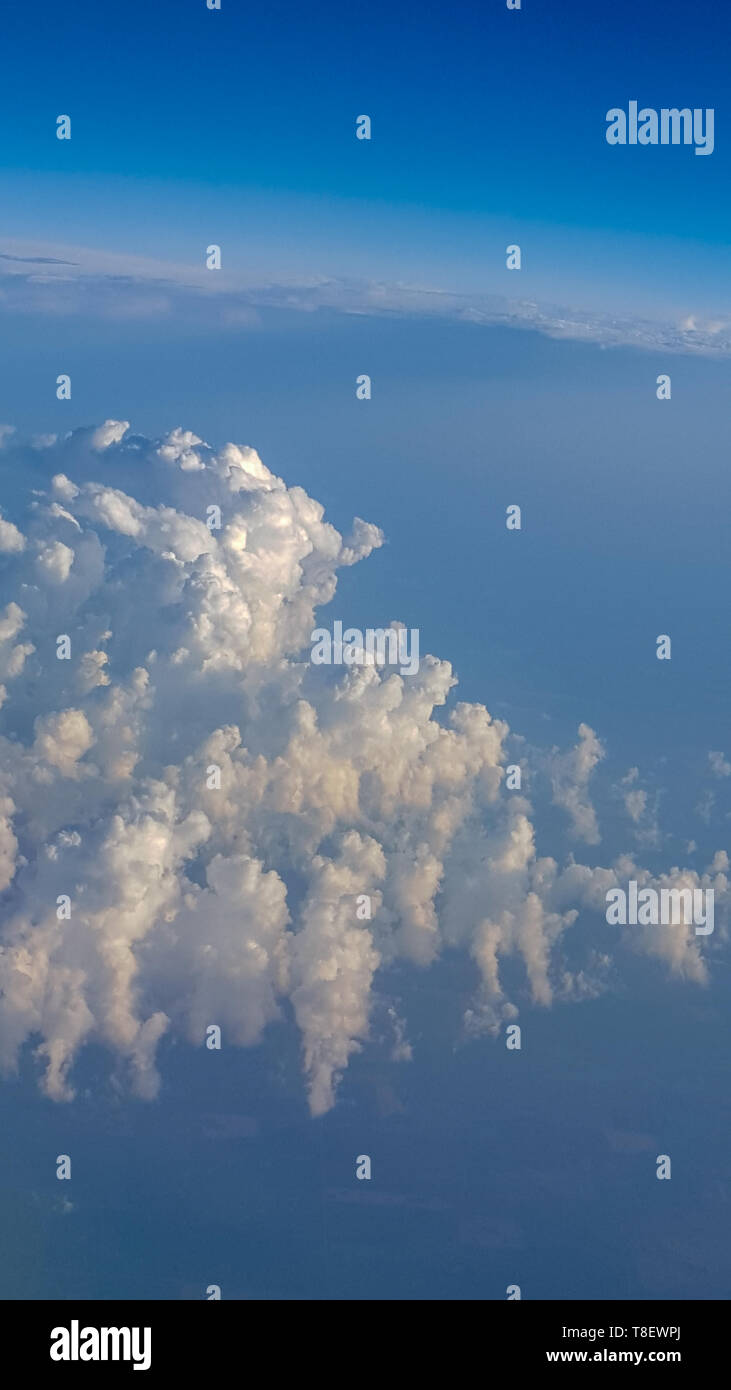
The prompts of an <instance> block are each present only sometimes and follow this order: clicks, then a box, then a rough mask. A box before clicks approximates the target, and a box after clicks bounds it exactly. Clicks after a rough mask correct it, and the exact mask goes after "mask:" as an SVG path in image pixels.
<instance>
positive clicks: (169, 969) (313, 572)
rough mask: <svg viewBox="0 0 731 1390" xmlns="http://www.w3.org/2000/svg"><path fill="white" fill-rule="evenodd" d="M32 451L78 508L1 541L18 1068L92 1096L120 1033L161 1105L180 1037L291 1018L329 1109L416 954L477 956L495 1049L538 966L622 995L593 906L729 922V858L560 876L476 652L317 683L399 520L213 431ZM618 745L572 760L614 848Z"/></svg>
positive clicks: (700, 971)
mask: <svg viewBox="0 0 731 1390" xmlns="http://www.w3.org/2000/svg"><path fill="white" fill-rule="evenodd" d="M32 448H33V451H34V452H33V457H34V459H35V462H36V467H37V462H38V458H39V457H41V458H42V459H43V461H44V463H45V465H46V470H47V477H48V480H49V481H48V486H47V490H46V491H43V492H41V491H39V490H38V489H36V491H35V494H34V495H33V496H32V498H31V500H30V504H29V507H28V513H27V517H26V518H25V520H22V519H21V518H20V517H18V518H17V523H18V524H16V523H15V522H14V523H10V522H5V521H3V523H2V526H3V529H2V530H0V541H3V542H4V544H3V550H4V552H5V553H4V556H3V560H2V564H3V566H4V568H3V570H2V597H1V599H0V678H1V679H2V682H3V685H2V687H1V689H2V695H3V697H4V704H3V709H2V714H0V719H1V720H2V724H1V725H0V730H1V734H0V766H1V768H2V773H1V775H0V890H2V891H3V899H2V902H3V909H4V911H3V929H2V950H1V952H0V990H1V992H2V999H1V1001H0V1065H2V1066H3V1067H4V1068H6V1069H10V1068H12V1067H13V1066H14V1065H15V1064H16V1062H17V1058H18V1054H19V1051H20V1049H21V1048H22V1047H23V1046H24V1045H25V1044H26V1043H28V1042H32V1043H33V1044H34V1045H35V1046H36V1049H37V1055H38V1056H39V1057H40V1058H41V1059H42V1061H43V1064H44V1077H43V1086H44V1088H45V1090H46V1092H47V1093H48V1094H49V1095H50V1096H52V1097H55V1098H57V1099H63V1098H66V1097H68V1096H70V1095H71V1094H72V1093H73V1090H72V1076H71V1073H72V1067H73V1062H74V1059H75V1057H76V1055H77V1053H78V1051H79V1049H80V1048H81V1047H82V1046H83V1044H84V1043H85V1042H86V1041H87V1040H92V1039H94V1040H96V1041H97V1042H101V1043H103V1044H105V1045H106V1046H107V1047H108V1048H109V1049H111V1050H112V1051H113V1052H114V1054H115V1055H116V1056H117V1057H118V1058H120V1059H121V1060H122V1062H123V1064H124V1066H125V1067H126V1069H127V1071H128V1074H129V1078H130V1081H131V1084H132V1086H133V1088H134V1090H135V1091H136V1092H137V1093H138V1094H140V1095H142V1096H153V1095H154V1094H155V1092H156V1089H157V1086H158V1084H159V1078H158V1074H157V1070H156V1051H157V1045H158V1042H159V1040H160V1038H161V1037H162V1036H163V1034H164V1033H165V1032H166V1031H173V1032H176V1033H181V1034H183V1035H184V1036H186V1037H187V1038H188V1039H189V1040H190V1042H191V1043H192V1044H194V1045H198V1046H201V1045H202V1044H203V1042H204V1039H205V1034H206V1029H207V1027H208V1026H209V1025H211V1024H216V1025H218V1027H220V1028H221V1030H222V1035H223V1039H224V1041H225V1043H229V1044H237V1045H242V1046H245V1045H250V1044H253V1043H257V1042H258V1041H259V1040H260V1039H261V1038H262V1035H263V1033H264V1031H265V1029H266V1027H267V1025H268V1024H269V1023H270V1022H272V1021H274V1020H275V1019H277V1018H278V1017H280V1016H281V1011H282V1005H283V1002H284V1001H285V1000H288V1001H289V1005H290V1008H291V1011H292V1013H293V1015H294V1018H295V1020H296V1024H297V1026H298V1028H299V1030H300V1032H301V1037H302V1053H303V1064H304V1071H305V1077H306V1085H307V1089H308V1095H309V1100H310V1106H311V1109H312V1111H313V1113H314V1114H321V1113H323V1112H324V1111H326V1110H327V1109H329V1108H330V1107H331V1106H332V1104H333V1103H334V1098H335V1092H336V1087H337V1083H338V1079H339V1077H340V1075H341V1074H342V1072H343V1070H344V1068H345V1067H346V1066H347V1064H348V1060H349V1058H350V1056H351V1055H352V1054H353V1052H354V1051H356V1050H357V1049H358V1048H360V1047H361V1046H362V1045H363V1044H364V1042H365V1040H366V1039H367V1037H368V1030H369V1020H370V1014H371V1010H372V1005H373V1000H374V997H375V991H376V990H377V989H378V984H377V981H378V976H379V972H381V973H382V972H385V971H387V970H388V968H389V966H391V965H392V964H393V963H394V962H396V961H406V962H411V963H413V965H414V967H422V968H423V967H428V966H430V965H431V964H432V963H433V962H435V961H436V960H437V958H438V957H439V955H440V954H441V953H442V952H443V951H444V950H445V949H447V948H454V949H460V950H462V951H464V952H466V953H468V955H469V956H470V957H471V958H472V960H473V962H474V965H475V970H476V974H477V978H478V979H479V986H478V989H477V992H476V995H475V997H474V999H473V1000H472V1001H471V1003H470V1006H469V1008H468V1009H467V1011H466V1016H465V1025H466V1028H467V1030H468V1031H479V1030H481V1029H483V1028H487V1029H492V1030H494V1029H496V1028H497V1027H499V1026H500V1025H501V1023H502V1022H503V1021H504V1020H508V1019H511V1018H514V1017H515V1016H516V1014H517V1012H518V1009H517V1004H516V1002H515V1000H514V999H513V998H511V997H509V996H508V993H507V992H506V986H505V982H504V976H505V973H506V972H505V969H504V962H505V961H506V959H507V958H509V957H515V958H516V960H517V961H519V962H520V963H521V964H522V967H523V977H524V980H525V982H526V985H527V991H526V990H521V989H520V988H519V989H518V997H520V996H521V995H522V994H523V993H525V992H527V994H528V996H529V997H530V998H532V1000H533V1001H534V1002H535V1003H537V1004H541V1005H550V1004H551V1003H552V1002H553V1001H554V1000H556V999H571V998H585V997H588V996H591V995H592V994H596V993H597V992H599V990H600V989H601V988H603V980H604V978H605V976H606V973H607V970H608V968H609V965H610V956H611V955H612V954H613V952H614V949H615V946H616V944H617V942H618V940H619V939H620V938H619V932H618V930H617V929H614V930H613V931H612V930H610V929H609V928H608V927H605V931H606V942H607V947H606V950H602V949H599V950H597V948H596V946H595V947H594V948H593V949H592V950H587V951H586V952H584V953H583V955H582V950H581V946H582V937H581V928H580V924H579V917H580V914H582V913H583V914H584V915H585V916H589V915H590V914H593V915H594V919H595V922H596V923H601V919H602V917H603V915H604V911H605V895H606V892H607V890H608V889H609V888H612V887H615V886H618V885H619V886H621V885H622V883H624V882H626V881H627V879H628V878H630V877H634V878H636V879H637V880H638V881H639V882H641V883H642V884H645V883H650V882H658V883H659V884H661V885H662V886H672V885H675V886H679V887H683V886H689V887H693V886H703V887H713V888H714V890H715V892H716V922H717V925H718V924H720V922H721V921H722V914H723V909H724V905H725V904H727V902H728V883H727V877H726V870H727V869H728V860H727V858H726V857H725V855H723V854H722V853H721V854H719V855H717V856H716V858H715V860H714V862H713V864H712V865H711V866H710V868H709V870H708V871H707V873H706V874H704V875H702V876H699V875H698V874H697V873H696V872H695V871H691V870H681V869H679V868H673V869H671V870H670V871H669V872H668V873H667V874H666V875H664V876H662V878H661V879H659V880H652V879H651V876H650V875H649V874H648V872H647V871H646V870H644V869H643V868H642V867H641V866H639V865H636V864H634V862H633V861H631V860H630V859H626V860H620V861H619V862H618V863H616V864H615V865H614V866H613V867H611V868H600V867H599V868H597V867H596V866H595V867H590V866H588V865H582V864H578V863H576V862H575V861H574V859H573V858H572V857H571V856H569V858H568V859H567V862H566V863H565V865H564V866H563V867H561V866H559V864H558V863H557V862H556V860H555V859H553V858H550V857H540V855H539V854H538V851H537V849H536V843H535V841H536V833H535V829H534V824H533V820H532V816H533V811H532V806H531V803H530V802H529V801H528V799H527V798H526V796H525V795H524V794H523V793H521V792H520V791H515V790H508V789H507V787H506V784H505V777H504V770H505V766H506V765H507V764H508V763H510V762H512V761H514V760H515V754H514V753H513V756H512V757H511V756H509V755H508V752H507V746H508V743H509V742H510V738H511V736H510V731H509V729H508V726H507V724H506V723H504V722H503V721H500V720H494V719H492V718H491V716H490V715H489V713H488V711H487V710H486V709H485V708H484V706H482V705H476V704H475V705H470V704H465V703H459V702H456V701H453V700H451V699H450V706H451V709H450V712H449V714H447V713H446V711H445V710H444V709H443V707H444V706H445V705H446V703H447V701H448V699H449V697H450V692H451V690H452V687H453V686H454V685H455V680H454V677H453V675H452V671H451V668H450V666H449V664H448V663H447V662H445V661H440V660H437V659H436V658H435V657H433V656H429V655H427V656H422V659H421V665H420V669H419V670H418V672H417V673H416V674H415V675H413V676H401V675H400V674H398V673H397V672H396V671H395V670H393V669H389V668H388V667H383V666H381V667H378V666H376V665H373V664H370V665H368V664H366V665H363V666H357V667H350V668H347V667H343V668H335V669H331V668H323V667H315V666H313V665H312V664H311V663H310V661H309V644H310V633H311V631H312V629H313V627H315V626H317V625H318V624H320V623H322V622H323V621H325V620H326V617H325V615H322V614H320V615H319V616H318V618H317V619H316V618H315V614H316V611H317V610H318V609H319V608H321V607H322V606H323V605H325V604H328V603H329V602H330V601H331V600H332V599H333V597H334V595H335V592H336V582H337V572H338V570H339V569H340V568H342V567H343V566H345V565H353V564H355V563H357V562H359V561H360V560H361V559H363V558H365V557H367V556H368V555H369V553H370V552H371V551H372V550H373V549H374V548H376V547H378V546H379V545H380V544H381V542H382V536H381V533H380V531H379V530H378V528H377V527H375V526H373V525H370V524H368V523H366V522H363V521H360V520H356V522H355V523H354V526H353V532H352V535H351V536H349V537H348V538H347V539H345V540H344V539H343V538H342V537H341V536H340V535H339V533H338V532H337V531H336V530H335V529H334V528H333V527H332V526H331V525H329V524H328V523H327V522H326V521H325V519H324V516H323V509H322V507H321V506H320V505H319V504H318V503H317V502H315V501H314V500H313V499H312V498H310V497H308V496H307V494H306V493H305V492H304V491H303V490H302V489H301V488H299V487H291V488H288V487H286V486H285V484H284V483H283V482H282V480H281V479H279V478H277V477H274V476H273V475H272V474H271V473H270V472H269V470H268V469H267V468H266V467H265V466H264V465H263V463H262V462H261V460H260V459H259V457H258V455H257V454H256V453H255V452H254V451H253V450H252V449H249V448H243V447H239V446H237V445H234V444H227V445H226V446H225V447H224V448H223V449H222V450H221V451H220V452H218V453H216V452H214V451H213V450H212V449H211V448H209V446H208V445H206V444H205V443H204V442H203V441H202V440H200V439H199V438H198V437H197V436H196V435H194V434H192V433H190V432H186V431H183V430H174V431H172V433H170V434H169V435H167V436H166V437H165V438H164V439H163V440H161V441H156V442H151V441H149V440H146V439H143V438H141V437H139V436H137V435H134V434H132V433H131V432H130V431H129V429H128V426H127V425H126V424H125V423H124V422H115V421H107V422H106V424H104V425H103V426H101V427H100V428H98V429H94V430H78V431H76V432H75V433H74V434H73V435H71V436H68V437H67V438H66V439H63V440H61V441H54V440H52V439H42V440H36V441H34V444H33V446H32ZM8 450H9V451H10V454H11V456H13V451H15V456H17V461H18V464H19V465H21V464H22V462H23V458H24V453H23V446H21V445H15V444H13V443H12V441H11V442H9V443H8V444H6V451H8ZM28 452H29V451H28V450H26V453H28ZM51 479H52V481H51ZM219 522H220V525H219V524H218V523H219ZM335 616H340V617H342V618H344V619H345V626H348V623H347V614H338V615H335ZM384 625H385V624H384V623H383V622H380V623H379V622H377V621H375V620H374V626H384ZM513 746H514V747H515V745H513ZM603 753H604V750H603V748H602V745H601V743H600V742H599V739H598V738H597V736H596V734H595V733H594V731H593V730H592V729H590V728H589V727H588V726H587V725H583V724H582V725H581V727H580V729H579V739H578V743H577V746H576V748H574V749H573V750H569V751H568V752H566V753H561V752H554V754H552V755H551V761H550V766H551V780H552V792H553V799H554V801H555V802H556V803H558V804H559V805H560V806H561V807H562V808H563V809H564V811H565V812H566V813H567V814H568V817H569V826H570V830H571V832H572V833H573V835H574V837H575V838H576V837H578V838H583V839H584V840H585V841H588V842H589V843H592V844H594V843H597V842H598V841H599V838H600V834H599V826H598V822H597V817H596V815H595V812H594V809H593V806H592V803H591V801H590V798H589V780H590V776H591V774H592V772H593V770H594V768H595V767H596V765H597V763H598V762H599V760H600V759H601V758H602V757H603ZM526 772H528V769H527V768H526ZM640 809H641V808H639V807H638V812H639V810H640ZM577 924H578V925H577ZM575 926H576V930H574V931H572V928H574V927H575ZM572 938H576V941H575V943H574V945H573V946H571V941H572ZM623 939H624V938H623ZM629 939H630V942H631V945H632V946H634V948H635V949H637V950H640V951H644V952H647V953H649V954H653V955H655V956H659V957H662V958H664V960H665V961H666V963H667V965H668V967H669V968H670V969H671V970H672V971H674V972H676V973H677V974H679V975H682V976H685V977H686V978H688V979H691V980H694V981H696V982H698V983H703V982H704V980H705V979H706V978H707V970H708V965H707V962H706V960H705V959H704V956H703V954H702V953H703V951H706V952H708V950H709V949H711V947H712V944H713V943H712V940H707V939H705V938H703V939H701V938H699V937H697V936H696V935H694V934H693V932H692V928H690V929H689V928H688V927H685V926H682V925H681V926H677V927H672V928H653V929H642V928H636V929H632V932H631V934H630V938H629ZM575 957H576V959H575ZM513 992H515V991H513ZM391 1012H392V1013H393V1010H391ZM393 1016H394V1017H395V1018H396V1019H397V1024H398V1028H397V1034H398V1039H397V1048H396V1052H397V1055H398V1056H400V1057H404V1058H405V1057H408V1056H409V1055H410V1047H409V1044H408V1041H407V1038H406V1033H405V1029H404V1024H403V1021H402V1020H401V1019H400V1018H398V1016H397V1015H396V1014H395V1013H393Z"/></svg>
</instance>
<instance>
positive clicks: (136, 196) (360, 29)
mask: <svg viewBox="0 0 731 1390" xmlns="http://www.w3.org/2000/svg"><path fill="white" fill-rule="evenodd" d="M42 14H43V22H42V24H39V23H38V17H39V11H38V9H37V8H36V9H34V10H33V11H32V12H30V11H26V12H24V11H23V10H22V8H21V7H18V8H17V9H14V10H13V13H12V14H11V15H10V16H9V17H8V34H7V36H6V60H7V61H6V75H5V80H4V83H3V93H2V97H1V98H0V103H1V104H0V110H1V111H2V113H3V118H4V120H5V121H6V129H7V130H8V138H6V140H5V141H4V151H3V165H4V168H3V177H4V184H5V199H6V202H7V206H8V207H10V208H12V209H13V215H12V218H9V217H6V219H5V230H6V233H8V234H10V233H11V231H12V234H13V235H15V236H17V237H26V238H30V239H33V238H43V239H44V240H49V239H55V240H56V241H58V242H60V243H65V244H75V245H82V246H91V247H94V248H97V249H102V248H104V249H108V250H111V251H114V252H117V253H122V252H127V253H130V254H135V255H139V256H154V257H156V258H158V259H161V260H170V261H181V262H183V263H186V264H189V265H193V264H199V263H200V257H201V246H202V245H206V244H208V242H209V241H211V240H213V241H217V242H219V243H221V244H222V246H223V247H224V248H225V250H224V257H225V259H224V269H225V268H226V267H228V268H229V270H233V269H234V268H235V269H236V270H240V271H242V272H243V271H246V272H256V273H259V274H266V275H267V276H276V275H278V274H279V275H283V276H286V275H292V274H313V273H317V274H326V275H333V274H335V275H337V274H350V275H354V274H360V275H365V276H376V277H381V278H386V279H395V278H399V279H401V280H404V279H408V280H410V281H411V282H420V281H423V280H424V279H427V280H428V281H429V282H430V283H433V284H436V285H437V286H443V287H446V288H458V289H462V290H465V291H470V292H477V291H480V290H483V289H487V290H492V291H497V292H503V293H508V292H509V293H511V294H512V293H514V292H518V291H517V289H515V290H514V287H513V284H512V283H511V284H510V287H509V289H508V287H506V283H505V282H506V278H510V279H511V280H512V279H513V278H515V277H508V276H507V273H506V271H505V269H504V255H503V254H502V253H503V248H504V246H505V244H506V242H508V241H513V240H515V241H518V242H520V243H521V244H522V245H523V247H524V270H523V273H522V278H521V285H520V291H519V292H520V293H521V294H525V295H536V294H538V295H540V296H541V297H543V298H544V299H546V298H547V299H551V298H553V299H554V300H558V301H559V302H561V301H565V302H568V303H573V304H577V305H579V306H580V307H587V308H594V309H599V308H619V307H624V308H629V307H634V308H635V309H637V308H643V309H644V308H647V309H653V310H654V311H655V312H656V313H659V314H662V313H667V312H672V313H675V312H685V313H693V312H703V313H709V314H714V315H719V314H721V315H723V314H724V313H726V312H727V304H728V292H729V261H728V251H727V249H726V243H727V234H726V229H727V223H728V213H729V193H728V188H729V164H728V159H729V155H728V145H727V140H726V130H725V124H724V121H725V112H724V103H723V95H724V91H725V83H726V70H725V58H724V54H725V45H726V40H727V38H728V26H729V18H728V16H727V15H726V14H725V12H724V10H723V9H722V8H719V7H718V6H716V5H713V4H711V3H710V0H702V3H700V4H699V5H697V6H696V7H695V8H694V11H693V15H692V17H691V16H689V14H688V10H687V6H686V5H684V4H682V3H680V0H674V2H673V3H671V4H660V3H647V4H644V5H642V6H636V5H633V4H631V3H624V0H623V2H622V3H620V4H618V5H615V6H613V7H612V9H611V12H607V14H606V15H605V16H598V15H596V14H595V13H591V14H590V13H589V11H588V9H587V6H586V5H584V4H582V3H578V2H577V0H573V3H568V4H564V5H561V6H560V7H557V6H548V5H533V4H528V5H527V6H526V7H525V8H524V9H523V10H521V11H520V12H517V11H508V10H507V9H506V8H505V7H504V6H503V5H501V4H498V3H497V0H492V3H491V4H489V5H479V6H477V5H466V6H457V7H454V8H450V9H449V11H445V10H443V9H441V8H440V7H427V8H426V9H422V10H419V11H418V13H417V12H414V13H411V12H410V11H409V10H402V9H399V8H397V9H395V10H394V9H393V7H391V6H385V5H380V4H375V5H373V6H371V7H370V8H369V10H368V14H367V15H364V16H363V17H362V18H358V19H357V20H356V19H355V18H352V19H351V18H350V17H349V16H344V15H343V14H342V12H341V7H339V6H331V5H327V4H326V5H323V6H318V8H317V10H316V12H315V13H314V14H310V13H309V12H305V11H302V12H297V11H296V9H295V7H293V6H289V5H284V6H282V5H274V6H267V7H266V10H264V11H262V10H261V9H259V10H255V11H251V10H250V9H249V7H244V6H240V5H238V4H235V3H229V4H228V5H226V4H224V6H223V8H222V10H221V11H220V12H209V11H207V10H206V9H205V6H204V5H203V4H202V3H201V4H198V3H189V4H186V5H183V6H181V5H178V4H176V3H165V0H163V3H162V4H160V5H157V6H156V7H155V10H154V14H153V13H151V12H150V11H149V9H148V8H147V7H146V6H143V5H141V4H139V5H136V4H134V3H132V4H129V5H125V6H123V7H119V9H116V10H115V9H112V10H111V11H110V10H109V9H105V10H104V11H101V10H100V9H99V7H98V6H96V5H93V4H91V3H89V4H84V3H76V4H74V5H72V6H69V7H65V8H64V9H63V10H58V9H57V8H56V7H53V6H50V5H47V6H43V7H42ZM28 51H32V53H33V61H32V62H30V63H29V62H28V61H27V60H26V59H25V58H24V56H23V55H24V54H25V53H27V52H28ZM59 52H63V54H64V62H63V64H60V63H59V62H58V54H59ZM631 99H638V100H639V102H640V105H642V104H646V105H649V106H654V107H655V108H658V109H659V108H660V107H661V106H663V105H666V106H673V105H678V106H682V105H687V106H690V107H694V106H700V107H703V108H705V107H714V108H715V110H716V148H715V150H714V153H713V155H712V156H710V157H705V158H698V157H695V156H694V154H693V151H692V149H689V148H686V147H683V146H681V147H666V148H663V149H656V150H648V149H642V148H639V147H636V148H625V149H618V148H610V147H609V146H608V145H607V144H606V142H605V140H604V131H605V128H606V123H605V115H606V111H607V110H608V109H610V108H611V107H612V106H616V105H626V103H627V102H628V101H629V100H631ZM69 108H73V110H70V109H69ZM362 112H366V113H368V114H370V115H371V117H372V120H373V138H372V140H371V141H370V142H365V141H356V140H355V138H354V121H355V117H356V116H357V115H359V114H361V113H362ZM59 113H68V114H70V115H72V118H73V124H72V132H73V134H72V139H71V141H70V142H61V141H57V140H56V139H55V138H53V135H54V127H55V118H56V115H57V114H59Z"/></svg>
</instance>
